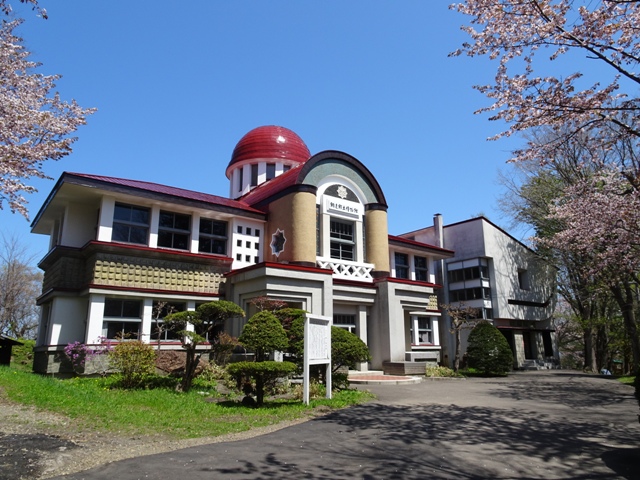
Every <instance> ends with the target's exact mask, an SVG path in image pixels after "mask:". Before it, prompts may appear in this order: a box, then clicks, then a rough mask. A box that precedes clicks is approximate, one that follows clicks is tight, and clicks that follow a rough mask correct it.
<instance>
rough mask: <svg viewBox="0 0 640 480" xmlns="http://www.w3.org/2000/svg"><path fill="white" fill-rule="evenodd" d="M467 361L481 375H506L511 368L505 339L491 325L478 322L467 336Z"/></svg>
mask: <svg viewBox="0 0 640 480" xmlns="http://www.w3.org/2000/svg"><path fill="white" fill-rule="evenodd" d="M467 360H468V365H469V367H470V368H475V369H477V370H478V371H479V372H480V373H482V374H483V375H506V374H507V373H509V372H510V371H511V368H512V367H513V353H511V348H510V347H509V343H508V342H507V339H506V338H505V337H504V335H502V333H500V331H499V330H498V329H497V328H496V327H494V326H493V325H492V324H491V323H489V322H486V321H482V322H479V323H478V324H477V325H476V326H475V327H474V328H473V330H471V333H470V334H469V343H468V346H467Z"/></svg>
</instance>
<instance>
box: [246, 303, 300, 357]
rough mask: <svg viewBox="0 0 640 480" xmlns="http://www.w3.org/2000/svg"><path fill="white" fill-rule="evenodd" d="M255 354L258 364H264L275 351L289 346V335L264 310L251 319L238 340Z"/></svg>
mask: <svg viewBox="0 0 640 480" xmlns="http://www.w3.org/2000/svg"><path fill="white" fill-rule="evenodd" d="M238 340H239V341H240V343H242V344H243V345H244V346H245V347H247V348H248V349H249V350H251V351H253V353H254V354H255V359H256V362H264V361H265V360H267V357H268V356H269V354H270V353H271V352H273V351H274V350H281V351H283V350H285V349H286V348H287V346H288V345H289V341H288V339H287V334H286V332H285V331H284V328H283V327H282V324H281V323H280V321H279V320H278V318H277V317H276V316H275V315H274V314H273V313H271V312H269V311H266V310H263V311H261V312H258V313H256V314H255V315H254V316H253V317H251V318H250V319H249V321H248V322H247V324H246V325H245V326H244V328H243V329H242V334H240V337H239V338H238Z"/></svg>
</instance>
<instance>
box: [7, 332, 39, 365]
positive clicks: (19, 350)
mask: <svg viewBox="0 0 640 480" xmlns="http://www.w3.org/2000/svg"><path fill="white" fill-rule="evenodd" d="M20 341H21V342H22V345H14V346H13V349H12V350H11V363H12V364H13V366H14V367H16V366H17V367H18V368H20V369H23V370H27V371H28V370H31V368H32V367H33V347H35V345H36V341H35V340H25V339H20Z"/></svg>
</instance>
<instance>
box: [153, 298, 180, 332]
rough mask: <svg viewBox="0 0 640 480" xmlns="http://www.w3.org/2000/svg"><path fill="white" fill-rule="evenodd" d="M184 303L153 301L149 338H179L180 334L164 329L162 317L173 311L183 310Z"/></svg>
mask: <svg viewBox="0 0 640 480" xmlns="http://www.w3.org/2000/svg"><path fill="white" fill-rule="evenodd" d="M186 309H187V306H186V304H184V303H179V302H176V303H174V302H153V318H152V319H151V340H155V341H158V340H160V341H167V340H180V335H177V334H176V332H174V331H172V330H165V328H164V323H163V321H162V320H163V319H164V318H165V317H166V316H167V315H170V314H172V313H175V312H184V311H185V310H186Z"/></svg>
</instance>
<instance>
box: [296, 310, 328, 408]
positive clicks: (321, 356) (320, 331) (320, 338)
mask: <svg viewBox="0 0 640 480" xmlns="http://www.w3.org/2000/svg"><path fill="white" fill-rule="evenodd" d="M331 323H332V319H331V317H322V316H320V315H312V314H310V313H307V314H305V318H304V378H303V387H302V392H303V400H304V403H305V404H306V405H309V366H310V365H326V373H325V378H326V380H327V398H331Z"/></svg>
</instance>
